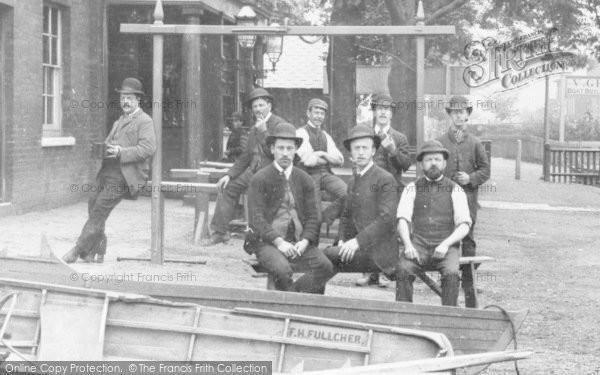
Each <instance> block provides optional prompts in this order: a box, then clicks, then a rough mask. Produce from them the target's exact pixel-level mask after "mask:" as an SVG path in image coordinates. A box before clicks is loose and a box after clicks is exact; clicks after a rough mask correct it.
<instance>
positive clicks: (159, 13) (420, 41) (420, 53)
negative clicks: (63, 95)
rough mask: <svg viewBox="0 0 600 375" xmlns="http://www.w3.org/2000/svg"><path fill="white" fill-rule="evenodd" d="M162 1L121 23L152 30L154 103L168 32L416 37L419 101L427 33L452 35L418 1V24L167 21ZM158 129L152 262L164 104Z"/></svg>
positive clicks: (155, 247)
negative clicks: (150, 15)
mask: <svg viewBox="0 0 600 375" xmlns="http://www.w3.org/2000/svg"><path fill="white" fill-rule="evenodd" d="M163 18H164V11H163V6H162V1H161V0H157V1H156V6H155V9H154V23H153V24H122V25H121V32H122V33H131V34H151V35H152V37H153V69H152V93H153V98H152V101H153V103H162V91H163V87H162V86H163V85H162V76H163V46H164V35H166V34H179V35H183V34H206V35H209V34H211V35H241V34H253V35H274V34H275V35H329V36H336V35H338V36H343V35H404V36H412V37H415V38H416V46H417V61H416V65H417V67H416V75H417V97H416V100H417V102H419V101H421V102H422V101H423V96H424V92H423V86H424V73H425V65H424V64H425V37H427V36H435V35H452V34H454V33H455V27H454V26H451V25H450V26H448V25H440V26H425V23H424V19H425V16H424V13H423V4H422V2H421V1H419V8H418V11H417V24H416V25H415V26H369V27H364V26H277V27H273V26H253V27H246V26H244V27H240V26H227V25H165V24H164V23H163ZM152 120H153V121H154V127H155V129H156V138H157V149H156V153H155V154H154V158H153V162H152V245H151V252H152V254H151V258H152V262H153V263H158V264H162V263H163V262H164V252H163V244H164V196H163V194H162V191H161V188H162V108H161V107H160V106H156V107H155V108H154V110H153V111H152ZM416 126H417V149H419V148H420V147H421V144H422V142H423V116H417V123H416Z"/></svg>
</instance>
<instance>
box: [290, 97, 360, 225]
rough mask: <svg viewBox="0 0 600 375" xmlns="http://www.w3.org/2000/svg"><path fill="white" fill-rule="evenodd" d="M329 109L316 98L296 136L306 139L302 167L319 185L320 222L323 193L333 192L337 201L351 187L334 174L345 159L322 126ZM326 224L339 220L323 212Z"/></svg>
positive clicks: (300, 151)
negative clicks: (334, 170)
mask: <svg viewBox="0 0 600 375" xmlns="http://www.w3.org/2000/svg"><path fill="white" fill-rule="evenodd" d="M328 109H329V106H328V105H327V103H326V102H325V101H323V100H321V99H318V98H314V99H311V100H310V101H309V102H308V108H307V110H306V116H307V117H308V122H307V124H306V125H305V126H303V127H301V128H300V129H298V130H296V136H298V137H300V138H302V140H303V142H302V145H301V146H300V148H298V156H299V157H300V167H301V168H302V169H304V170H305V171H306V172H307V173H308V174H309V175H310V177H312V179H313V181H314V182H315V194H316V196H317V208H318V209H319V219H321V190H325V191H327V192H328V193H330V194H331V195H332V197H333V200H334V201H336V200H337V199H339V198H343V197H345V196H346V190H347V189H348V186H346V183H345V182H344V181H342V179H341V178H339V177H338V176H335V175H334V174H333V172H331V166H332V165H333V166H339V165H342V164H344V156H343V155H342V153H341V152H340V150H339V149H338V148H337V146H336V145H335V142H334V141H333V139H332V138H331V136H330V135H329V134H327V132H326V131H325V130H323V129H321V126H322V125H323V123H324V122H325V116H326V115H327V110H328ZM323 216H324V217H323V221H326V222H328V223H331V222H332V221H333V220H334V219H335V217H333V216H335V215H334V214H333V213H331V214H329V213H328V212H324V213H323Z"/></svg>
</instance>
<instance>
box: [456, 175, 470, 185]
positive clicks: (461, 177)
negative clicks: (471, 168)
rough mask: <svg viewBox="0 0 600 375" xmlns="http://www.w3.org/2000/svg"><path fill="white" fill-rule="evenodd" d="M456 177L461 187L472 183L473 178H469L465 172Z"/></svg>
mask: <svg viewBox="0 0 600 375" xmlns="http://www.w3.org/2000/svg"><path fill="white" fill-rule="evenodd" d="M456 177H457V179H458V183H459V184H461V185H466V184H468V183H469V182H471V177H469V175H468V174H467V173H465V172H458V173H457V175H456Z"/></svg>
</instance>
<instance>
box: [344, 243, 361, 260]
mask: <svg viewBox="0 0 600 375" xmlns="http://www.w3.org/2000/svg"><path fill="white" fill-rule="evenodd" d="M359 247H360V246H359V245H358V241H357V240H356V238H353V239H351V240H348V241H346V242H343V243H342V245H341V246H340V258H341V259H342V263H348V262H351V261H352V259H354V254H356V252H357V251H358V248H359Z"/></svg>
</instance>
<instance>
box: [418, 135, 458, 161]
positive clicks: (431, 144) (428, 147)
mask: <svg viewBox="0 0 600 375" xmlns="http://www.w3.org/2000/svg"><path fill="white" fill-rule="evenodd" d="M437 153H441V154H442V155H444V160H448V157H449V156H450V153H449V152H448V150H446V149H445V148H444V146H443V145H442V144H441V142H440V141H436V140H431V141H425V142H423V146H421V151H419V153H418V154H417V161H422V160H423V156H425V154H437Z"/></svg>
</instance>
